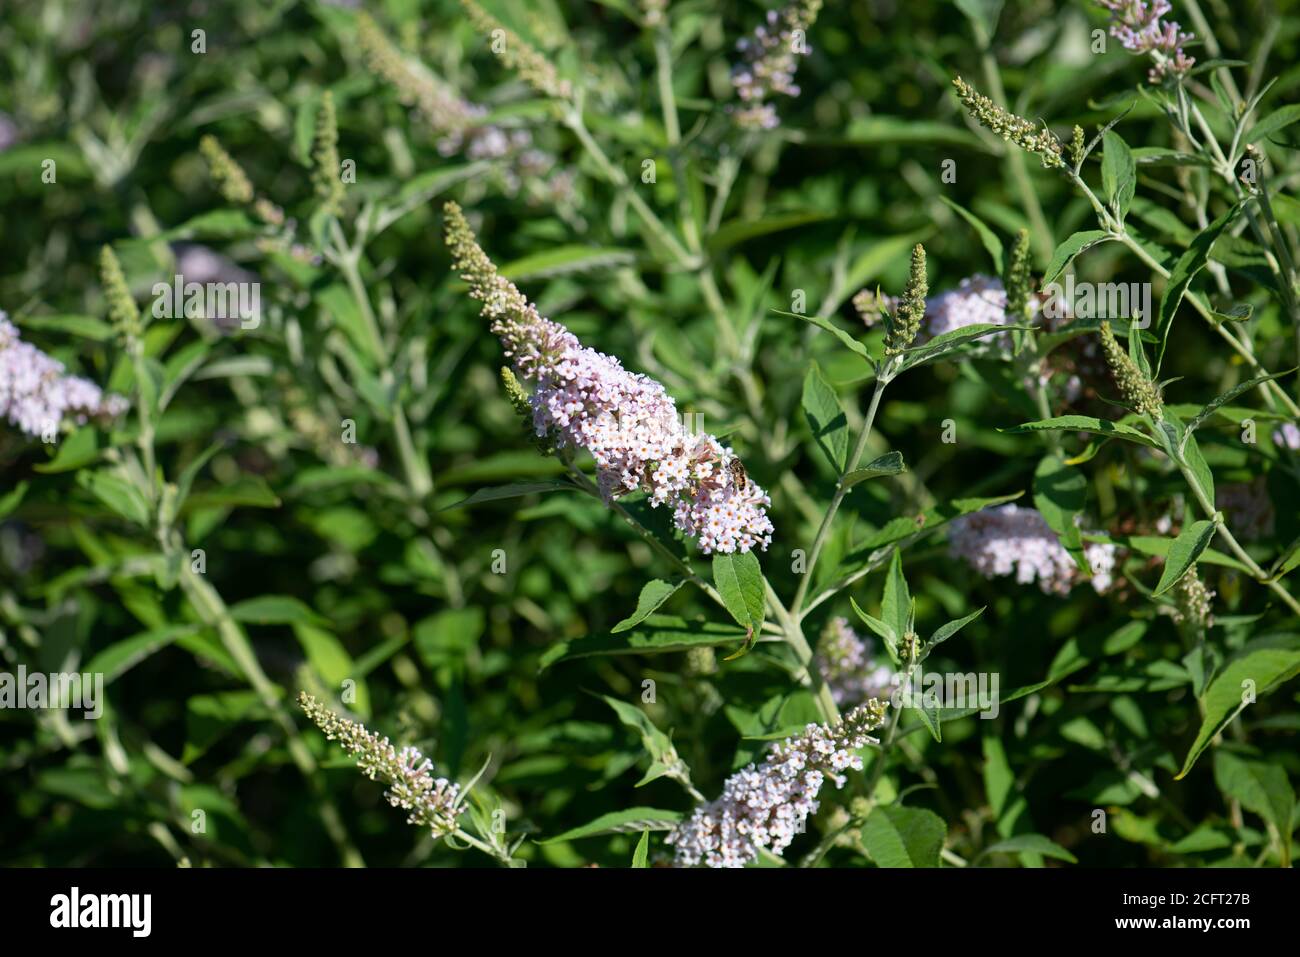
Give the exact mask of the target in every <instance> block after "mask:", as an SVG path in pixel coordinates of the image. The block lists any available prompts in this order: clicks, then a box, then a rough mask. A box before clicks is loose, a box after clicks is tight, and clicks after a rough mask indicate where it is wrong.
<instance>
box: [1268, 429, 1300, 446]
mask: <svg viewBox="0 0 1300 957" xmlns="http://www.w3.org/2000/svg"><path fill="white" fill-rule="evenodd" d="M1273 441H1274V442H1275V443H1277V444H1278V445H1285V446H1286V447H1287V448H1288V449H1291V450H1292V451H1293V452H1294V451H1297V450H1300V426H1297V425H1296V424H1295V423H1294V422H1283V423H1282V424H1281V425H1279V426H1278V427H1277V428H1276V429H1274V430H1273Z"/></svg>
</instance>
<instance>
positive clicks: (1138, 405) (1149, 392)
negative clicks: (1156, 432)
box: [1101, 322, 1164, 422]
mask: <svg viewBox="0 0 1300 957" xmlns="http://www.w3.org/2000/svg"><path fill="white" fill-rule="evenodd" d="M1133 335H1137V332H1136V331H1134V332H1133ZM1101 349H1102V352H1103V353H1104V354H1105V356H1106V364H1107V365H1108V366H1110V372H1111V375H1112V376H1114V378H1115V384H1116V385H1117V386H1118V387H1119V393H1120V395H1121V396H1123V397H1124V401H1125V402H1127V403H1128V405H1129V407H1130V408H1132V409H1134V410H1135V411H1137V412H1140V413H1141V414H1143V415H1149V416H1151V418H1153V419H1155V420H1156V421H1157V422H1158V421H1160V419H1161V418H1162V417H1163V416H1164V402H1162V401H1161V399H1160V390H1159V389H1157V388H1156V385H1155V383H1154V382H1152V381H1151V378H1150V377H1149V376H1147V375H1146V374H1145V373H1144V372H1143V371H1142V370H1141V369H1139V368H1138V367H1137V363H1136V362H1134V361H1133V359H1132V358H1131V357H1130V356H1129V354H1128V353H1127V352H1125V351H1124V347H1123V346H1121V345H1120V344H1119V342H1118V341H1117V340H1116V339H1115V333H1114V331H1113V330H1112V329H1111V327H1110V323H1109V322H1103V323H1102V324H1101Z"/></svg>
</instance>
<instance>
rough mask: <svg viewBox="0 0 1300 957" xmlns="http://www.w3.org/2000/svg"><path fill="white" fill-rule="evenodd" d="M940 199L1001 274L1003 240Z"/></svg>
mask: <svg viewBox="0 0 1300 957" xmlns="http://www.w3.org/2000/svg"><path fill="white" fill-rule="evenodd" d="M999 2H1000V0H999ZM939 199H940V201H941V202H943V203H944V205H946V206H947V207H948V208H949V209H951V210H952V211H953V212H955V213H956V214H957V215H958V216H960V217H961V218H962V219H964V220H966V222H968V223H969V224H970V225H971V228H972V229H974V230H975V233H976V235H977V236H979V238H980V242H981V243H983V244H984V248H985V250H987V251H988V254H989V258H990V259H992V260H993V273H994V275H997V276H1001V275H1002V240H1000V239H998V237H997V234H996V233H995V232H993V230H991V229H989V228H988V226H986V225H985V224H984V220H982V219H980V218H979V217H978V216H976V215H975V214H974V213H972V212H971V211H970V210H968V209H966V208H965V207H964V206H959V205H958V204H957V203H954V202H953V201H952V200H951V199H949V198H948V197H947V196H940V197H939Z"/></svg>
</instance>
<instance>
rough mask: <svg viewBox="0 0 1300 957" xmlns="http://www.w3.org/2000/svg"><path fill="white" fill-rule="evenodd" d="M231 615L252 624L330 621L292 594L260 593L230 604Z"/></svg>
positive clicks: (318, 622)
mask: <svg viewBox="0 0 1300 957" xmlns="http://www.w3.org/2000/svg"><path fill="white" fill-rule="evenodd" d="M230 617H231V618H233V619H235V621H242V622H244V623H246V624H250V625H292V624H299V623H301V624H308V625H325V624H328V622H327V621H326V620H325V619H324V618H322V617H321V616H320V615H318V614H316V613H315V612H314V611H312V610H311V609H310V608H308V607H307V606H306V605H305V604H303V602H302V601H300V600H299V599H297V598H294V597H293V596H291V595H258V596H257V597H256V598H249V599H246V600H245V601H241V602H237V603H235V604H233V605H231V606H230Z"/></svg>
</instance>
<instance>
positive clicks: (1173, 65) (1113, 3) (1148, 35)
mask: <svg viewBox="0 0 1300 957" xmlns="http://www.w3.org/2000/svg"><path fill="white" fill-rule="evenodd" d="M1097 3H1098V4H1100V5H1101V6H1103V7H1105V8H1106V9H1107V10H1109V11H1110V35H1111V36H1113V37H1115V38H1116V39H1117V40H1119V42H1120V43H1121V44H1122V45H1123V47H1124V49H1126V50H1129V51H1131V52H1133V53H1138V54H1143V53H1149V54H1150V55H1151V56H1152V58H1153V59H1154V60H1155V65H1154V66H1153V67H1152V68H1151V70H1150V72H1149V73H1148V79H1149V80H1150V81H1151V82H1152V83H1159V82H1160V81H1161V80H1163V79H1165V77H1167V76H1181V75H1183V74H1185V73H1187V72H1188V71H1189V70H1190V69H1191V68H1192V66H1193V65H1194V64H1195V63H1196V60H1195V59H1194V58H1192V57H1189V56H1188V55H1187V54H1186V53H1184V52H1183V44H1185V43H1190V42H1191V41H1192V40H1193V39H1195V36H1194V34H1191V33H1184V32H1183V30H1182V27H1180V26H1179V25H1178V24H1177V23H1175V22H1173V21H1172V20H1171V21H1168V22H1166V21H1164V20H1161V19H1160V18H1161V17H1163V16H1164V15H1165V14H1167V13H1169V12H1170V11H1171V10H1172V9H1173V7H1172V6H1170V4H1169V0H1097Z"/></svg>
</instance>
